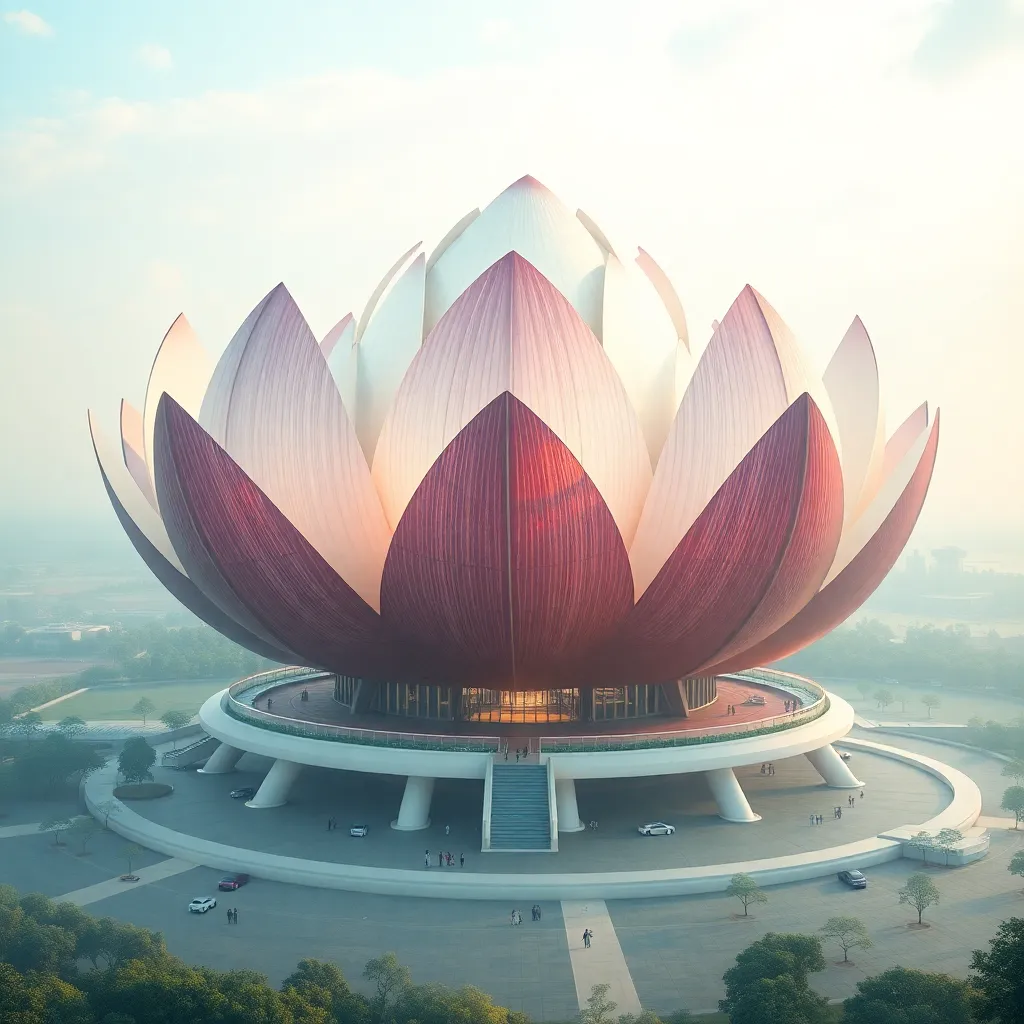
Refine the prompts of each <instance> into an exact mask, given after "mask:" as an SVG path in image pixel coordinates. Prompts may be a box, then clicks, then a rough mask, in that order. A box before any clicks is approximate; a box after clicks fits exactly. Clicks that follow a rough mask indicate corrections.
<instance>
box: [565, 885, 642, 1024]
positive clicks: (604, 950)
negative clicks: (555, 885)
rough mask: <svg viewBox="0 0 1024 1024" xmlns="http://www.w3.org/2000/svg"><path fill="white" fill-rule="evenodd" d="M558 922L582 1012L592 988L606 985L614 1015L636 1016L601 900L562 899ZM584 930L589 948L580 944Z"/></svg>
mask: <svg viewBox="0 0 1024 1024" xmlns="http://www.w3.org/2000/svg"><path fill="white" fill-rule="evenodd" d="M562 920H563V921H564V922H565V937H566V939H567V940H568V942H569V961H570V962H571V964H572V977H573V981H574V982H575V983H576V1001H577V1003H578V1004H579V1008H580V1009H581V1010H584V1009H586V1006H587V1000H588V999H589V998H590V992H591V989H593V987H594V986H595V985H601V984H607V985H610V986H611V987H610V988H609V989H608V998H609V999H611V1000H613V1001H614V1002H615V1003H616V1004H617V1008H616V1010H615V1016H619V1015H620V1014H623V1013H640V1012H641V1007H640V999H639V997H638V996H637V994H636V989H635V988H634V987H633V978H632V976H631V975H630V973H629V967H628V966H627V964H626V958H625V956H623V953H622V947H621V946H620V945H619V939H618V936H616V934H615V927H614V926H613V925H612V919H611V917H610V916H609V915H608V907H607V905H606V904H605V902H604V900H586V901H583V900H578V901H577V900H563V901H562ZM587 928H589V929H590V930H591V931H592V932H593V933H594V938H593V940H592V942H591V946H590V949H587V948H586V947H585V946H584V945H583V932H584V930H585V929H587Z"/></svg>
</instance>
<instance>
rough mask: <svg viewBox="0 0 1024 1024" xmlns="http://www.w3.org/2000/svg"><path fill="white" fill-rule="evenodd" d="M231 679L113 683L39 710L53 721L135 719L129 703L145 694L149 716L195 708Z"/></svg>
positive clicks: (47, 718) (43, 715)
mask: <svg viewBox="0 0 1024 1024" xmlns="http://www.w3.org/2000/svg"><path fill="white" fill-rule="evenodd" d="M232 682H234V679H196V680H191V681H188V682H173V681H172V682H165V683H116V684H104V685H102V686H98V687H96V688H95V689H90V690H87V691H86V692H85V693H83V694H80V695H79V696H77V697H71V698H70V699H69V700H63V701H61V702H60V703H59V704H54V705H53V706H52V707H48V708H45V709H44V710H43V711H40V712H39V713H40V715H41V716H42V718H43V720H44V721H47V722H55V721H60V719H62V718H65V717H66V716H68V715H77V716H78V717H79V718H81V719H83V720H84V721H86V722H119V721H128V720H131V719H135V718H137V717H138V716H137V715H136V714H135V713H134V712H133V711H132V705H133V704H134V703H135V702H136V701H137V700H139V699H140V698H142V697H148V698H149V699H150V700H151V701H152V702H153V703H154V704H155V705H156V712H155V714H154V715H153V716H152V717H153V718H159V717H160V715H162V714H163V713H164V712H165V711H198V710H199V706H200V705H201V704H202V703H203V701H204V700H206V698H207V697H209V696H210V694H212V693H216V692H217V691H218V690H223V689H224V687H225V686H227V685H228V683H232Z"/></svg>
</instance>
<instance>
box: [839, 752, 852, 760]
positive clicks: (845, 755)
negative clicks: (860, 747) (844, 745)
mask: <svg viewBox="0 0 1024 1024" xmlns="http://www.w3.org/2000/svg"><path fill="white" fill-rule="evenodd" d="M839 756H840V757H841V758H842V759H843V760H844V761H849V760H850V758H851V757H853V754H851V753H850V752H849V751H848V750H844V751H843V752H842V753H841V754H840V755H839Z"/></svg>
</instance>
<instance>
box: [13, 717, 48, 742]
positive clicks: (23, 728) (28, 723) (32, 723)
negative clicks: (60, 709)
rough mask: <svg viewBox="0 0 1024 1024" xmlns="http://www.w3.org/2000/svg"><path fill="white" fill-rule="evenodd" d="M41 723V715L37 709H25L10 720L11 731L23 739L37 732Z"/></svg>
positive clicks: (28, 738) (27, 738)
mask: <svg viewBox="0 0 1024 1024" xmlns="http://www.w3.org/2000/svg"><path fill="white" fill-rule="evenodd" d="M42 725H43V716H42V715H40V714H39V712H38V711H26V712H25V713H24V714H22V715H19V716H18V717H17V718H15V719H14V721H13V722H11V731H12V732H13V733H15V735H17V736H20V737H21V738H22V739H23V740H30V739H32V737H33V736H37V735H38V734H39V730H40V729H41V728H42Z"/></svg>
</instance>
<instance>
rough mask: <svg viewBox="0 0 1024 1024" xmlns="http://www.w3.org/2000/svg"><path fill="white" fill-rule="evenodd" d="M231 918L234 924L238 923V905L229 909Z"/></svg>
mask: <svg viewBox="0 0 1024 1024" xmlns="http://www.w3.org/2000/svg"><path fill="white" fill-rule="evenodd" d="M231 918H232V920H233V921H234V922H235V924H238V907H235V909H234V910H232V911H231Z"/></svg>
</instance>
